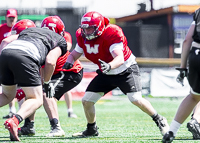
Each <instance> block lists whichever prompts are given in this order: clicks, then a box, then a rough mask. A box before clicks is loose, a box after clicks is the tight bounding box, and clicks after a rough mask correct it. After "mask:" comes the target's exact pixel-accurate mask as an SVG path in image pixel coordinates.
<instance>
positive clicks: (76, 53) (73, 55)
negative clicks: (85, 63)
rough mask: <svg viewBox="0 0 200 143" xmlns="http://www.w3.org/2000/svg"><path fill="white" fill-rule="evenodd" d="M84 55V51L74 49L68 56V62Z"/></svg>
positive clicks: (72, 61)
mask: <svg viewBox="0 0 200 143" xmlns="http://www.w3.org/2000/svg"><path fill="white" fill-rule="evenodd" d="M81 55H82V53H79V52H77V51H76V50H73V51H72V52H71V53H70V55H69V56H68V58H67V62H69V63H72V64H73V63H74V62H75V61H76V60H77V59H79V58H80V56H81Z"/></svg>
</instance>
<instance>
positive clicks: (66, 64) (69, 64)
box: [62, 62, 73, 70]
mask: <svg viewBox="0 0 200 143" xmlns="http://www.w3.org/2000/svg"><path fill="white" fill-rule="evenodd" d="M72 67H73V64H72V63H69V62H66V63H65V64H64V66H63V67H62V69H66V70H68V69H71V68H72Z"/></svg>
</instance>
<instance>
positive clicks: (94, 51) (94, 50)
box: [85, 44, 99, 54]
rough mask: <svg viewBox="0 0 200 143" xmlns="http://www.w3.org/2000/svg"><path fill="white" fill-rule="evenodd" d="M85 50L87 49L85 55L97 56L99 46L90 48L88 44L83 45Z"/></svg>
mask: <svg viewBox="0 0 200 143" xmlns="http://www.w3.org/2000/svg"><path fill="white" fill-rule="evenodd" d="M85 46H86V48H87V53H89V54H91V53H94V54H97V53H98V52H99V49H98V48H99V44H95V45H94V47H90V44H85Z"/></svg>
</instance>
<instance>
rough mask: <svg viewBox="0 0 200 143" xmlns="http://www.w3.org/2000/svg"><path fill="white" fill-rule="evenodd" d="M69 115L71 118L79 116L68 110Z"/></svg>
mask: <svg viewBox="0 0 200 143" xmlns="http://www.w3.org/2000/svg"><path fill="white" fill-rule="evenodd" d="M68 117H69V118H77V115H76V114H75V113H73V112H68Z"/></svg>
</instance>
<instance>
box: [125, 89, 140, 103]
mask: <svg viewBox="0 0 200 143" xmlns="http://www.w3.org/2000/svg"><path fill="white" fill-rule="evenodd" d="M127 96H128V99H129V100H130V101H131V102H135V101H138V100H140V99H142V92H141V91H138V92H130V93H127Z"/></svg>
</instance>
